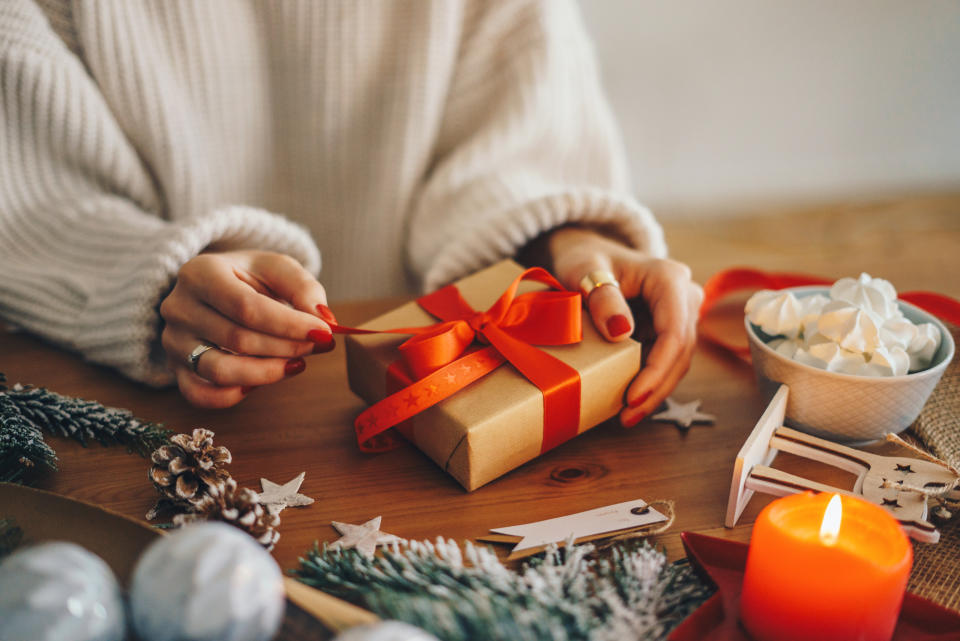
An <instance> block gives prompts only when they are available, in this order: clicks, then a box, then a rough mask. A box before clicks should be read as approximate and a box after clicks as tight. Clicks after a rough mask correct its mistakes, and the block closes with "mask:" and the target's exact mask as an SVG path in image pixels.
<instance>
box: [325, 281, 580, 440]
mask: <svg viewBox="0 0 960 641" xmlns="http://www.w3.org/2000/svg"><path fill="white" fill-rule="evenodd" d="M524 280H531V281H537V282H540V283H543V284H545V285H548V286H550V287H552V288H553V289H552V290H546V291H537V292H530V293H526V294H521V295H519V296H517V295H516V293H517V288H518V287H519V286H520V282H521V281H524ZM417 303H418V304H419V305H420V306H421V307H422V308H423V309H425V310H426V311H427V312H429V313H430V314H432V315H434V316H436V317H437V318H439V319H440V320H441V322H439V323H437V324H435V325H430V326H427V327H404V328H397V329H388V330H381V331H382V332H386V333H393V334H413V336H412V337H411V338H410V339H408V340H407V341H405V342H404V343H403V344H401V345H400V347H399V348H398V349H399V351H400V354H401V356H402V358H401V360H399V361H397V362H395V363H393V364H392V365H391V366H390V369H389V371H388V376H390V377H391V378H393V379H394V380H400V381H403V382H404V383H408V384H407V385H406V386H405V387H403V388H402V389H400V390H399V391H395V392H393V393H392V394H390V395H388V396H387V397H386V398H384V399H383V400H382V401H380V402H378V403H376V404H374V405H372V406H370V407H369V408H367V409H366V410H364V411H363V412H362V413H361V414H360V416H358V417H357V419H356V421H355V422H354V429H355V430H356V432H357V442H358V443H359V445H360V449H362V450H364V451H366V452H382V451H386V450H389V449H393V448H394V447H396V444H397V438H396V437H395V436H394V435H393V434H392V433H389V432H387V430H389V429H390V428H392V427H394V426H395V425H397V424H399V423H402V422H403V421H405V420H407V419H409V418H410V417H412V416H414V415H416V414H418V413H420V412H422V411H423V410H425V409H427V408H428V407H432V406H433V405H436V404H437V403H439V402H440V401H442V400H443V399H445V398H447V397H449V396H452V395H453V394H455V393H456V392H458V391H459V390H461V389H463V388H464V387H466V386H467V385H469V384H470V383H472V382H474V381H476V380H477V379H479V378H481V377H483V376H485V375H486V374H488V373H490V372H492V371H493V370H494V369H496V368H497V367H499V366H500V365H501V364H503V362H504V361H509V362H510V363H511V364H512V365H513V366H514V367H516V368H517V370H519V372H520V373H521V374H523V375H524V376H525V377H526V378H527V379H528V380H529V381H530V382H531V383H533V384H534V385H536V386H537V387H538V388H539V389H540V391H541V392H543V418H544V420H543V445H542V447H541V452H545V451H547V450H549V449H551V448H553V447H556V446H557V445H559V444H561V443H563V442H564V441H567V440H568V439H570V438H572V437H574V436H576V435H577V432H578V431H579V425H580V375H579V373H578V372H577V370H575V369H574V368H572V367H570V366H569V365H567V364H566V363H564V362H563V361H561V360H559V359H557V358H554V357H553V356H551V355H549V354H547V353H546V352H544V351H542V350H540V349H538V348H536V347H534V345H569V344H572V343H577V342H579V341H580V340H581V339H582V337H583V333H582V326H581V308H580V294H579V293H576V292H571V291H567V290H566V289H564V287H563V285H561V284H560V283H559V282H558V281H557V280H556V279H555V278H554V277H553V276H551V275H550V274H549V273H547V272H546V270H543V269H541V268H539V267H534V268H531V269H528V270H526V271H525V272H523V273H522V274H520V276H518V277H517V278H516V280H514V281H513V283H511V285H510V286H509V287H508V288H507V290H506V291H505V292H504V293H503V295H501V296H500V298H499V299H497V301H496V302H495V303H494V304H493V305H492V306H491V307H490V309H488V310H487V311H485V312H478V311H476V310H474V309H473V308H472V307H471V306H470V305H469V304H468V303H467V302H466V301H465V300H464V299H463V297H462V296H461V295H460V292H459V290H457V288H456V287H455V286H454V285H448V286H446V287H444V288H442V289H439V290H437V291H436V292H434V293H432V294H428V295H426V296H423V297H421V298H419V299H417ZM332 328H333V331H334V332H335V333H338V334H376V333H381V331H374V330H362V329H354V328H350V327H343V326H340V325H332ZM475 341H480V342H481V343H486V344H487V346H486V347H476V346H474V342H475ZM413 379H416V380H413Z"/></svg>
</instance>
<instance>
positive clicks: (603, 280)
mask: <svg viewBox="0 0 960 641" xmlns="http://www.w3.org/2000/svg"><path fill="white" fill-rule="evenodd" d="M604 285H612V286H613V287H616V288H617V289H620V282H619V281H617V279H616V278H614V276H613V274H611V273H610V272H608V271H607V270H605V269H595V270H593V271H592V272H590V273H589V274H587V275H586V276H584V277H583V278H581V279H580V293H581V294H583V301H584V302H586V301H587V299H588V298H590V294H592V293H593V291H594V290H595V289H599V288H600V287H603V286H604Z"/></svg>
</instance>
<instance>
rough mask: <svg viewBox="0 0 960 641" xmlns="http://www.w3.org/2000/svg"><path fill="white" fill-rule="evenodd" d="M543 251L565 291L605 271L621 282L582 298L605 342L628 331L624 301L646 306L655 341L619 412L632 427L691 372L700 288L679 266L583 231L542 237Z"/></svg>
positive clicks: (629, 324) (628, 315) (631, 325)
mask: <svg viewBox="0 0 960 641" xmlns="http://www.w3.org/2000/svg"><path fill="white" fill-rule="evenodd" d="M547 251H548V252H549V255H550V259H551V262H552V267H553V271H554V274H555V275H556V276H557V278H558V279H559V280H560V282H562V283H563V284H564V286H566V287H567V288H568V289H571V290H573V291H577V290H579V288H580V281H581V279H582V278H583V277H584V276H585V275H586V274H588V273H590V272H592V271H594V270H607V271H609V272H611V273H613V275H614V277H615V278H616V279H617V280H618V281H620V289H617V288H616V287H599V288H596V289H594V290H593V291H592V292H591V293H590V296H589V298H588V300H587V306H588V308H589V310H590V316H591V317H592V318H593V323H594V325H595V326H596V327H597V329H598V330H599V331H600V333H601V334H602V335H603V336H604V338H606V339H607V340H609V341H618V340H624V339H626V338H627V337H629V336H630V334H631V333H632V332H633V328H634V319H633V315H632V314H631V312H630V308H629V307H628V306H627V301H626V299H629V298H634V297H637V296H639V297H641V298H643V300H644V301H646V303H647V306H648V307H649V308H650V312H651V314H652V316H653V330H654V332H656V335H657V339H656V342H655V343H654V345H653V348H652V349H651V350H650V353H649V354H648V355H647V358H646V365H645V366H644V368H643V370H641V371H640V373H639V374H638V375H637V377H636V378H635V379H634V381H633V383H632V384H631V385H630V388H629V389H628V390H627V398H626V401H627V407H626V408H625V409H624V410H623V411H622V412H620V421H621V422H622V423H623V425H624V426H626V427H632V426H633V425H636V424H637V423H638V422H639V421H640V420H641V419H643V417H645V416H647V415H648V414H650V413H651V412H652V411H653V410H655V409H656V408H657V407H658V406H659V405H660V404H661V403H662V402H663V400H664V399H665V398H666V397H667V396H669V394H670V392H672V391H673V389H674V388H675V387H676V386H677V383H679V382H680V379H681V378H683V376H684V374H686V373H687V370H688V369H689V368H690V360H691V358H692V357H693V350H694V348H695V346H696V341H697V314H698V310H699V309H700V303H701V302H702V301H703V289H702V288H701V287H700V286H699V285H697V284H696V283H694V282H693V281H691V280H690V269H689V268H688V267H687V266H686V265H684V264H683V263H678V262H676V261H673V260H669V259H662V258H651V257H650V256H648V255H647V254H645V253H643V252H641V251H638V250H635V249H631V248H629V247H627V246H626V245H624V244H622V243H619V242H617V241H615V240H612V239H610V238H607V237H606V236H603V235H602V234H600V233H598V232H596V231H593V230H590V229H587V228H581V227H563V228H560V229H557V230H556V231H554V232H553V233H551V234H550V236H549V238H548V239H547Z"/></svg>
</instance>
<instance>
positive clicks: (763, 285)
mask: <svg viewBox="0 0 960 641" xmlns="http://www.w3.org/2000/svg"><path fill="white" fill-rule="evenodd" d="M832 283H833V281H832V280H828V279H825V278H822V277H820V276H810V275H808V274H794V273H790V272H764V271H760V270H758V269H751V268H748V267H736V268H732V269H725V270H722V271H720V272H717V273H716V274H714V275H713V276H711V277H710V279H709V280H707V282H706V283H704V285H703V304H702V305H701V306H700V326H699V334H700V337H701V338H704V339H706V340H708V341H710V342H711V343H714V344H716V345H719V346H720V347H723V348H724V349H727V350H729V351H731V352H733V353H734V354H736V355H737V356H739V357H740V358H742V359H743V360H745V361H748V362H749V361H750V348H749V347H748V346H747V344H746V333H745V332H743V333H741V336H742V338H743V339H744V340H743V343H736V342H734V341H732V340H730V338H729V336H728V335H727V334H726V333H724V332H723V331H722V330H720V329H719V328H717V327H715V326H713V325H711V324H710V323H709V322H707V321H708V320H709V313H710V311H711V310H712V309H713V308H714V307H716V305H717V303H718V302H720V299H722V298H723V297H724V296H727V295H729V294H732V293H734V292H738V291H744V290H756V289H784V288H786V287H801V286H804V285H830V284H832ZM899 298H900V299H901V300H905V301H907V302H908V303H912V304H914V305H916V306H917V307H919V308H921V309H924V310H926V311H928V312H930V313H931V314H933V315H934V316H938V317H940V318H941V319H942V320H945V321H949V322H951V323H953V324H955V325H960V301H957V300H955V299H953V298H950V297H949V296H944V295H943V294H936V293H934V292H925V291H917V292H902V293H901V294H900V295H899ZM741 327H742V326H741Z"/></svg>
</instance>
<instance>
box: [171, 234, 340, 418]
mask: <svg viewBox="0 0 960 641" xmlns="http://www.w3.org/2000/svg"><path fill="white" fill-rule="evenodd" d="M160 315H161V316H162V317H163V320H164V321H165V323H166V326H165V327H164V329H163V334H162V336H161V341H162V344H163V349H164V350H165V351H166V353H167V362H168V365H169V366H170V368H171V369H172V370H173V371H174V373H175V374H176V377H177V384H178V385H179V387H180V392H181V393H182V394H183V396H184V397H185V398H186V399H187V400H188V401H190V402H191V403H193V404H194V405H198V406H201V407H229V406H231V405H235V404H237V403H238V402H240V401H241V400H242V399H243V397H244V396H245V395H246V394H247V392H249V391H250V389H252V388H254V387H257V386H259V385H267V384H269V383H275V382H277V381H280V380H283V379H284V378H287V377H290V376H295V375H296V374H299V373H300V372H302V371H303V370H304V368H305V367H306V362H305V361H304V360H303V357H304V356H306V355H308V354H315V353H319V352H328V351H330V350H332V349H333V348H334V340H333V333H332V332H331V331H330V325H328V324H327V321H330V322H335V320H336V319H334V317H333V314H332V313H331V312H330V309H329V308H328V307H327V296H326V293H325V292H324V289H323V286H322V285H321V284H320V283H318V282H317V280H316V279H315V278H314V277H313V276H312V275H311V274H310V273H309V272H307V271H306V270H305V269H304V268H303V267H302V266H301V265H300V263H298V262H297V261H296V260H294V259H293V258H291V257H289V256H286V255H284V254H275V253H271V252H263V251H252V250H244V251H225V252H210V253H203V254H200V255H199V256H197V257H196V258H193V259H191V260H190V261H188V262H187V263H186V264H184V265H183V267H181V268H180V271H179V273H178V274H177V281H176V285H175V286H174V288H173V291H171V292H170V294H169V295H168V296H167V297H166V298H165V299H164V301H163V303H162V304H161V305H160ZM204 343H212V344H213V345H215V346H217V347H218V348H220V349H210V350H207V351H206V352H204V353H203V354H202V355H201V356H200V358H199V359H198V360H197V361H196V364H195V368H194V367H191V366H190V364H188V362H187V357H188V356H189V355H190V353H191V352H192V351H193V350H194V348H196V347H197V346H198V345H202V344H204Z"/></svg>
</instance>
